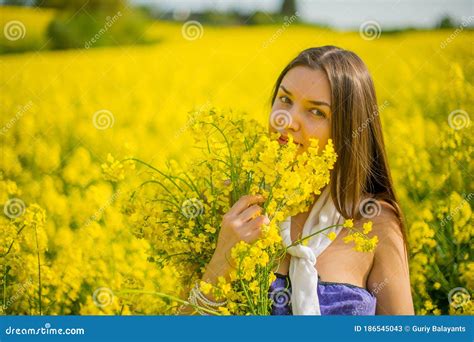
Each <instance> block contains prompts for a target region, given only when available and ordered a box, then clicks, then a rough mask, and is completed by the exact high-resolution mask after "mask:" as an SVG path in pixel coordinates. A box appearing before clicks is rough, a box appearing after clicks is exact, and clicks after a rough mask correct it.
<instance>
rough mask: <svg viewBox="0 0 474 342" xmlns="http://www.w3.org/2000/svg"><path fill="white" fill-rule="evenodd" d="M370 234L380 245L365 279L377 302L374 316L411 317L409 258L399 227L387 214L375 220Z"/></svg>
mask: <svg viewBox="0 0 474 342" xmlns="http://www.w3.org/2000/svg"><path fill="white" fill-rule="evenodd" d="M372 221H373V223H374V229H373V233H374V234H375V235H377V236H378V239H379V242H378V245H377V248H376V249H375V256H374V262H373V264H372V269H371V270H370V273H369V276H368V279H367V288H368V289H369V291H371V292H372V293H373V294H374V295H375V297H376V298H377V308H376V314H377V315H413V314H414V308H413V299H412V295H411V287H410V275H409V269H408V258H407V255H406V249H405V244H404V241H403V235H402V232H401V229H400V225H399V223H398V220H397V218H396V216H395V215H394V214H393V213H391V211H390V210H388V211H385V210H382V212H381V213H380V215H379V216H377V217H376V218H374V219H373V220H372Z"/></svg>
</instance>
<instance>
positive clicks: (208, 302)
mask: <svg viewBox="0 0 474 342" xmlns="http://www.w3.org/2000/svg"><path fill="white" fill-rule="evenodd" d="M191 291H193V292H194V293H195V295H196V296H197V298H198V299H199V300H200V301H201V302H203V303H204V304H206V305H207V306H211V307H219V306H223V305H225V304H227V300H224V301H222V302H214V301H211V300H210V299H208V298H206V296H204V294H203V293H202V292H201V290H200V289H199V285H198V284H197V283H196V284H195V285H194V287H193V289H192V290H191Z"/></svg>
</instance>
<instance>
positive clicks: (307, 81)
mask: <svg viewBox="0 0 474 342" xmlns="http://www.w3.org/2000/svg"><path fill="white" fill-rule="evenodd" d="M330 119H331V87H330V85H329V80H328V78H327V76H326V74H325V73H324V71H321V70H314V69H310V68H308V67H305V66H297V67H294V68H292V69H291V70H290V71H288V72H287V74H286V75H285V76H284V77H283V80H282V81H281V83H280V87H279V89H278V90H277V95H276V97H275V101H274V103H273V107H272V112H271V114H270V119H269V130H270V132H279V133H280V134H281V135H280V139H279V140H278V141H279V142H280V144H285V143H286V140H287V137H288V134H291V135H292V136H293V140H294V143H296V144H299V150H298V152H299V153H301V152H303V151H305V150H306V149H307V148H308V147H309V146H310V141H309V139H310V138H317V139H319V148H320V149H323V148H324V146H325V145H326V143H327V141H328V139H329V138H330V137H331V126H330V122H331V121H330Z"/></svg>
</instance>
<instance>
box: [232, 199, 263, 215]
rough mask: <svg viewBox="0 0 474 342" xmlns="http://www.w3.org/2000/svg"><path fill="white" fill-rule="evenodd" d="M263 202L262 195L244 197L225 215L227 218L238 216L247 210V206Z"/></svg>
mask: <svg viewBox="0 0 474 342" xmlns="http://www.w3.org/2000/svg"><path fill="white" fill-rule="evenodd" d="M263 201H265V199H264V197H263V196H262V195H244V196H242V197H240V198H239V200H238V201H237V202H235V204H234V205H233V206H232V208H230V210H229V211H228V213H227V214H229V216H238V215H240V214H241V213H242V211H244V210H245V209H247V208H248V207H249V206H251V205H252V204H255V203H260V202H263Z"/></svg>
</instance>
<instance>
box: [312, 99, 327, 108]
mask: <svg viewBox="0 0 474 342" xmlns="http://www.w3.org/2000/svg"><path fill="white" fill-rule="evenodd" d="M308 102H309V103H312V104H314V105H316V106H328V107H329V108H331V106H330V105H329V103H327V102H324V101H313V100H308Z"/></svg>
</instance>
